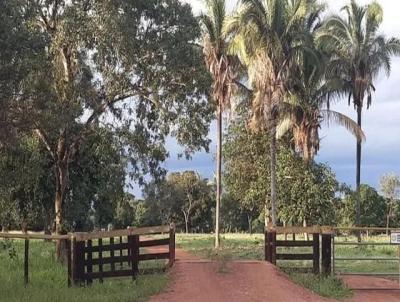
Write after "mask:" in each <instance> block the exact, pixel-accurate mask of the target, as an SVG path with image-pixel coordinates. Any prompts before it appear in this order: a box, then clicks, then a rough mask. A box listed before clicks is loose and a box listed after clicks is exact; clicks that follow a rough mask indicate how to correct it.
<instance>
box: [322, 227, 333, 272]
mask: <svg viewBox="0 0 400 302" xmlns="http://www.w3.org/2000/svg"><path fill="white" fill-rule="evenodd" d="M331 256H332V234H322V273H323V274H325V275H329V274H330V273H331Z"/></svg>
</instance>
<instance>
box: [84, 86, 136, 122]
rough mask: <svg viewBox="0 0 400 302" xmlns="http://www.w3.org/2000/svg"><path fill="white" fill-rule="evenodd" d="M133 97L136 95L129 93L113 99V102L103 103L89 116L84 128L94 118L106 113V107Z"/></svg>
mask: <svg viewBox="0 0 400 302" xmlns="http://www.w3.org/2000/svg"><path fill="white" fill-rule="evenodd" d="M135 95H137V93H133V92H130V93H126V94H123V95H121V96H118V97H116V98H114V99H113V100H109V101H106V102H104V103H103V104H102V105H100V107H99V108H97V109H96V110H94V111H93V113H92V114H91V115H90V116H89V118H88V119H87V121H86V126H89V125H90V124H91V123H92V122H93V121H94V120H95V119H96V118H98V117H99V116H100V115H101V114H103V113H104V112H105V111H106V109H107V107H109V106H111V105H113V104H115V103H117V102H119V101H122V100H125V99H127V98H129V97H133V96H135Z"/></svg>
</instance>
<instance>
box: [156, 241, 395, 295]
mask: <svg viewBox="0 0 400 302" xmlns="http://www.w3.org/2000/svg"><path fill="white" fill-rule="evenodd" d="M176 257H177V259H178V260H177V261H176V263H175V265H174V267H173V269H172V270H171V275H172V280H171V283H170V285H169V287H168V288H167V289H166V290H165V291H164V292H163V293H161V294H159V295H157V296H154V297H153V298H152V299H151V300H150V301H151V302H225V301H226V302H261V301H263V302H264V301H268V302H325V301H326V302H329V301H334V300H330V299H326V298H322V297H320V296H318V295H317V294H314V293H312V292H311V291H309V290H307V289H305V288H303V287H301V286H298V285H296V284H294V283H293V282H291V281H290V280H289V279H288V277H287V276H286V275H285V274H283V273H282V272H280V271H279V270H278V269H277V268H276V267H274V266H273V265H271V264H269V263H267V262H262V261H233V262H228V263H227V264H226V267H222V270H223V271H226V272H221V266H220V264H218V263H216V262H211V261H206V260H201V259H198V258H195V257H192V256H191V255H190V254H188V253H186V252H184V251H182V250H179V249H178V250H177V251H176ZM355 280H357V279H354V280H353V281H352V282H356V281H355ZM380 301H384V302H395V301H397V302H400V292H382V291H380V292H355V295H354V297H353V298H352V299H350V300H348V301H346V302H380Z"/></svg>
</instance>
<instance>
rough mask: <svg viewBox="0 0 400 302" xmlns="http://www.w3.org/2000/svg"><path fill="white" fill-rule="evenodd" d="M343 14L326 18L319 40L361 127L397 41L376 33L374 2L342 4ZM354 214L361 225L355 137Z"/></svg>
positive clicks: (378, 13) (398, 48)
mask: <svg viewBox="0 0 400 302" xmlns="http://www.w3.org/2000/svg"><path fill="white" fill-rule="evenodd" d="M342 11H344V13H345V16H344V17H342V16H340V15H333V16H331V17H329V18H328V19H327V21H326V22H325V24H324V28H323V30H322V31H321V34H320V36H319V40H320V42H321V44H322V45H324V47H326V49H327V51H329V52H330V53H331V54H332V60H331V62H330V64H329V66H328V71H329V72H330V73H331V74H334V75H336V76H338V77H340V78H341V79H342V81H343V84H344V85H343V91H344V92H346V93H347V94H348V97H349V105H350V102H351V100H352V102H353V105H354V108H355V110H356V111H357V123H358V125H359V127H360V128H361V126H362V123H361V118H362V109H363V107H364V100H365V97H367V104H366V105H367V109H368V108H369V106H370V105H371V102H372V92H373V91H375V86H374V83H373V81H374V79H375V78H376V77H377V75H378V74H379V72H380V71H381V70H382V69H384V70H385V71H386V75H387V76H388V75H389V74H390V69H391V57H392V56H393V55H399V54H400V41H399V40H398V39H396V38H389V39H387V38H386V37H385V36H383V35H381V34H379V33H378V29H379V26H380V25H381V23H382V18H383V12H382V8H381V6H380V5H379V4H378V3H377V2H372V3H371V4H369V5H366V6H359V5H358V4H357V3H356V2H355V1H354V0H351V2H350V3H349V4H348V5H346V6H345V7H343V8H342ZM356 156H357V168H356V191H357V203H356V216H357V221H356V223H357V225H360V180H361V140H360V139H357V154H356Z"/></svg>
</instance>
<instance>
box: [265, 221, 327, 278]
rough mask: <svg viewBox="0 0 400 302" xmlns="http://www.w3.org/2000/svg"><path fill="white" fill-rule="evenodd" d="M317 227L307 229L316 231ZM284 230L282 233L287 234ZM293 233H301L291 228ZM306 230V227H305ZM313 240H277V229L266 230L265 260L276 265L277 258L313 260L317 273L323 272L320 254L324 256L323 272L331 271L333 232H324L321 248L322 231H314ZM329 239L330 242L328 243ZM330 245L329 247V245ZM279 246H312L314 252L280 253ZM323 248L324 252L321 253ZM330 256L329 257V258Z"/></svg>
mask: <svg viewBox="0 0 400 302" xmlns="http://www.w3.org/2000/svg"><path fill="white" fill-rule="evenodd" d="M315 230H316V228H307V230H306V231H315ZM283 231H284V230H283V229H281V230H280V233H281V234H285V232H283ZM289 231H290V232H291V233H292V232H294V233H299V232H298V230H297V229H294V228H290V230H289ZM303 231H304V229H303ZM312 237H313V239H312V240H295V239H293V240H277V239H276V238H277V232H276V230H271V229H269V230H267V231H266V232H265V260H266V261H268V262H271V263H272V264H274V265H276V261H277V260H310V261H312V263H313V265H312V270H313V272H314V273H315V274H318V273H320V272H321V269H320V255H321V256H322V272H323V273H330V264H331V260H330V257H331V256H330V253H331V250H330V246H331V241H330V240H331V234H330V232H329V231H325V233H324V234H322V248H320V233H312ZM328 241H329V243H328ZM328 245H329V247H328ZM278 247H290V248H299V247H311V248H312V253H289V252H286V253H278V252H277V248H278ZM321 250H322V254H321ZM328 258H329V259H328Z"/></svg>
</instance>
